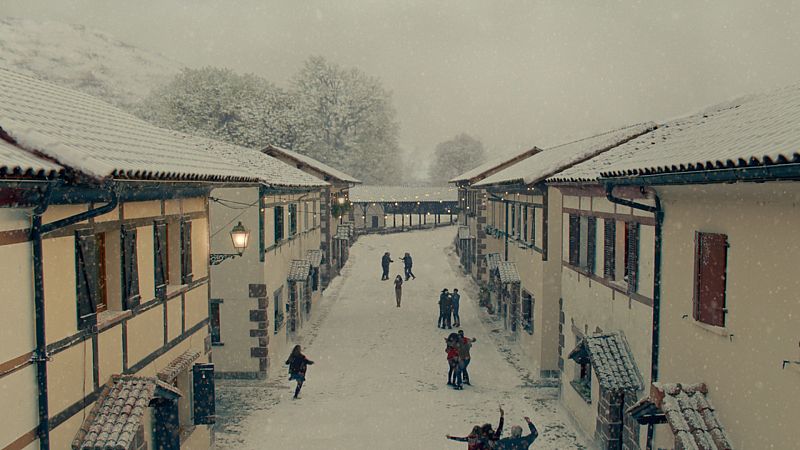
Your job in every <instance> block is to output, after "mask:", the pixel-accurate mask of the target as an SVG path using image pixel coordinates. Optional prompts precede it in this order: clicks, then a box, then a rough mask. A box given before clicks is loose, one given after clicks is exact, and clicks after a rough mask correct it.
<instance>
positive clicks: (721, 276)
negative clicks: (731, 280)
mask: <svg viewBox="0 0 800 450" xmlns="http://www.w3.org/2000/svg"><path fill="white" fill-rule="evenodd" d="M727 264H728V237H727V236H726V235H724V234H711V233H696V234H695V288H694V318H695V320H698V321H700V322H703V323H707V324H709V325H715V326H718V327H723V326H725V287H726V283H727V279H726V278H727Z"/></svg>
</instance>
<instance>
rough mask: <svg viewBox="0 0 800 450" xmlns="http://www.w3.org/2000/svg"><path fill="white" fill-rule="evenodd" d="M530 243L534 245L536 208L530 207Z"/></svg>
mask: <svg viewBox="0 0 800 450" xmlns="http://www.w3.org/2000/svg"><path fill="white" fill-rule="evenodd" d="M530 243H531V245H534V246H535V245H536V208H531V239H530Z"/></svg>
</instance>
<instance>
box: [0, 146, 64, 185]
mask: <svg viewBox="0 0 800 450" xmlns="http://www.w3.org/2000/svg"><path fill="white" fill-rule="evenodd" d="M63 171H64V168H63V167H62V166H60V165H58V164H56V163H54V162H50V161H47V160H46V159H42V158H39V157H37V156H35V155H33V154H31V153H29V152H27V151H25V150H22V149H21V148H19V147H17V146H15V145H14V144H11V143H8V142H6V141H4V140H3V139H0V177H9V176H14V177H21V176H24V177H40V178H44V177H55V176H57V175H58V174H59V173H61V172H63Z"/></svg>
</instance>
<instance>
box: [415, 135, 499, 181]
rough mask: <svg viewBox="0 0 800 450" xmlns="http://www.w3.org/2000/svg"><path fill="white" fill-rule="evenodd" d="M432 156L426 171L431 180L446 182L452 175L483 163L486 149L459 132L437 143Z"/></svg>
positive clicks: (481, 144)
mask: <svg viewBox="0 0 800 450" xmlns="http://www.w3.org/2000/svg"><path fill="white" fill-rule="evenodd" d="M434 158H435V159H434V161H433V164H431V167H430V169H429V172H428V174H429V177H430V179H431V181H434V182H444V183H447V181H448V180H450V179H452V178H453V177H455V176H458V175H460V174H462V173H464V172H466V171H468V170H470V169H474V168H475V167H478V166H479V165H481V164H483V163H484V162H485V161H486V150H485V149H484V148H483V143H482V142H481V141H479V140H478V139H475V138H473V137H472V136H470V135H468V134H466V133H461V134H459V135H458V136H456V137H454V138H453V139H450V140H447V141H444V142H440V143H439V144H437V145H436V150H435V155H434Z"/></svg>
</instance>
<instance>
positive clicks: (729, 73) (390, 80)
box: [0, 0, 800, 154]
mask: <svg viewBox="0 0 800 450" xmlns="http://www.w3.org/2000/svg"><path fill="white" fill-rule="evenodd" d="M0 14H3V15H10V16H17V17H26V18H32V19H50V20H59V21H63V22H69V23H79V24H83V25H86V26H88V27H91V28H96V29H99V30H103V31H106V32H108V33H110V34H112V35H114V36H116V37H117V38H119V39H121V40H123V41H127V42H130V43H132V44H134V45H138V46H140V47H143V48H146V49H149V50H154V51H157V52H160V53H162V54H164V55H166V56H168V57H170V58H172V59H175V60H177V61H179V62H182V63H184V64H186V65H189V66H204V65H214V66H227V67H230V68H232V69H234V70H236V71H241V72H254V73H257V74H260V75H263V76H265V77H267V78H269V79H271V80H273V81H275V82H278V83H279V84H281V83H284V82H285V81H286V80H287V78H288V77H289V76H290V75H291V74H293V73H294V72H295V71H296V70H297V69H298V68H299V67H300V65H301V64H302V62H303V60H305V59H306V58H307V57H308V56H309V55H322V56H325V57H327V58H329V59H330V60H332V61H335V62H338V63H340V64H343V65H348V66H357V67H359V68H360V69H362V70H363V71H365V72H367V73H369V74H371V75H376V76H378V77H380V78H381V79H382V80H383V82H384V84H385V86H386V87H387V88H389V89H390V90H391V91H392V92H393V95H394V103H395V105H396V107H397V111H398V118H399V119H400V121H401V126H402V131H401V144H402V145H403V147H404V148H405V149H407V150H409V151H412V152H429V151H430V150H431V149H432V148H433V147H434V146H435V145H436V144H437V143H438V142H440V141H442V140H445V139H448V138H450V137H452V136H453V135H455V134H457V133H459V132H462V131H464V132H467V133H469V134H472V135H474V136H477V137H479V138H480V139H482V140H483V141H484V143H485V144H486V145H487V148H488V149H489V150H490V151H491V152H492V153H493V154H504V153H508V152H511V151H515V150H519V149H522V148H523V147H524V148H528V147H531V146H534V145H538V146H545V145H551V144H556V143H559V142H562V141H563V140H565V139H570V138H576V137H582V136H585V135H589V134H592V133H595V132H602V131H605V130H606V129H609V128H612V127H618V126H622V125H625V124H629V123H635V122H642V121H647V120H655V121H659V120H664V119H668V118H671V117H675V116H679V115H682V114H685V113H690V112H693V111H695V110H698V109H700V108H703V107H705V106H707V105H709V104H713V103H716V102H720V101H724V100H727V99H730V98H732V97H737V96H739V95H741V94H745V93H749V92H757V91H761V90H765V89H769V88H772V87H775V86H780V85H785V84H790V83H794V82H798V81H800V25H799V24H800V2H797V1H794V2H793V1H790V0H787V1H774V2H773V1H765V0H758V1H757V0H752V1H742V0H718V1H707V2H704V1H700V0H686V1H683V0H670V1H600V0H587V1H577V0H576V1H568V0H554V1H510V0H509V1H490V0H483V1H480V0H452V1H450V0H434V1H432V0H400V1H389V0H380V1H379V0H336V1H330V0H328V1H323V0H290V1H267V0H225V1H220V0H214V1H212V0H193V1H189V0H156V1H150V0H136V1H129V0H126V1H122V0H83V1H78V0H74V1H73V0H57V1H56V0H52V1H49V0H48V1H42V0H0Z"/></svg>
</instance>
